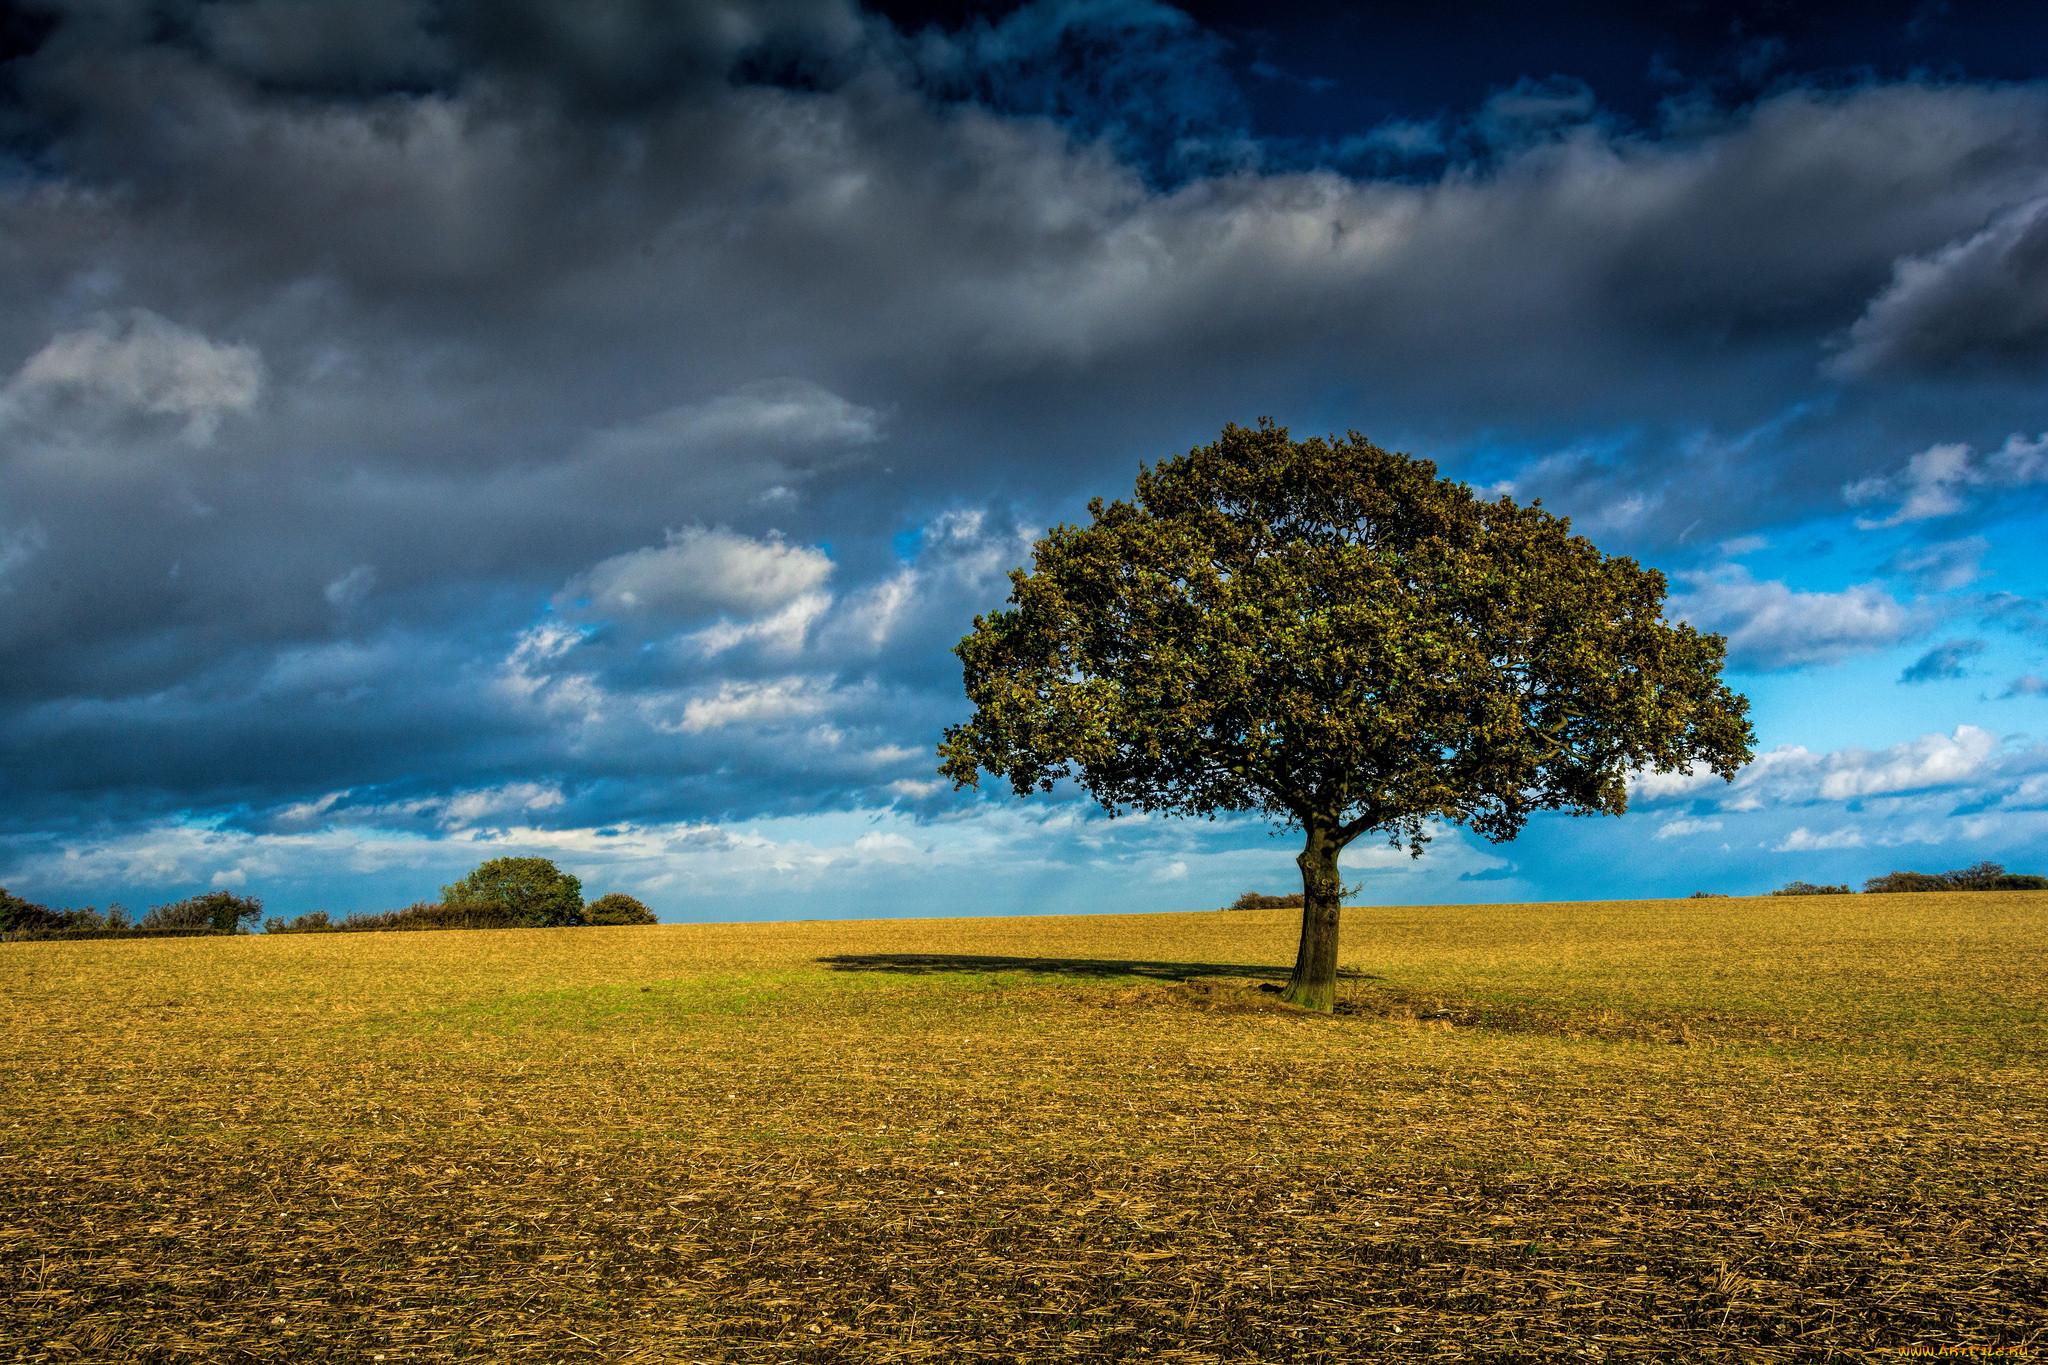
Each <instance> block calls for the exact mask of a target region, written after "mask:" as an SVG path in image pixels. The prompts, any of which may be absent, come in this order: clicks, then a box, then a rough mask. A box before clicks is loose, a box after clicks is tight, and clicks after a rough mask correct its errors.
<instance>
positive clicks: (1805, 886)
mask: <svg viewBox="0 0 2048 1365" xmlns="http://www.w3.org/2000/svg"><path fill="white" fill-rule="evenodd" d="M1765 894H1767V895H1772V896H1847V895H1850V894H1853V893H1851V892H1850V890H1849V888H1848V887H1847V886H1846V885H1845V886H1815V885H1814V884H1813V883H1812V882H1787V883H1785V884H1784V885H1783V886H1781V887H1779V888H1778V889H1777V890H1776V891H1770V892H1766V893H1765Z"/></svg>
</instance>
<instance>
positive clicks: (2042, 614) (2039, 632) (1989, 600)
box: [1978, 592, 2048, 640]
mask: <svg viewBox="0 0 2048 1365" xmlns="http://www.w3.org/2000/svg"><path fill="white" fill-rule="evenodd" d="M1978 607H1979V610H1980V612H1981V614H1982V616H1983V619H1984V621H1985V622H1986V623H1987V624H1990V625H1994V626H2002V627H2004V628H2005V629H2007V630H2010V631H2013V632H2015V633H2017V634H2020V635H2031V636H2034V637H2035V638H2036V639H2042V640H2048V601H2043V600H2042V599H2040V598H2037V597H2023V596H2021V595H2020V594H2018V593H2011V592H1994V593H1986V594H1985V595H1984V597H1983V598H1982V599H1980V601H1979V603H1978Z"/></svg>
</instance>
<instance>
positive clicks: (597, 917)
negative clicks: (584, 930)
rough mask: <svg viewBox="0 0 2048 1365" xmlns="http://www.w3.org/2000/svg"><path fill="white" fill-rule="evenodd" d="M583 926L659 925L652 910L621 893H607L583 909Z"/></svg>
mask: <svg viewBox="0 0 2048 1365" xmlns="http://www.w3.org/2000/svg"><path fill="white" fill-rule="evenodd" d="M583 922H584V923H585V924H659V923H660V922H661V921H660V920H658V919H656V918H655V914H654V912H653V911H652V910H649V909H648V908H647V907H646V906H645V905H643V904H642V903H641V902H639V901H637V900H635V899H634V898H633V897H631V896H629V895H627V894H626V893H625V892H623V891H607V892H606V893H605V894H604V895H602V896H599V897H598V898H597V899H596V900H594V901H592V902H591V903H590V904H588V905H586V906H584V907H583Z"/></svg>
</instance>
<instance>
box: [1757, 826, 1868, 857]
mask: <svg viewBox="0 0 2048 1365" xmlns="http://www.w3.org/2000/svg"><path fill="white" fill-rule="evenodd" d="M1862 847H1863V831H1862V830H1860V829H1858V828H1856V826H1854V825H1844V826H1843V827H1842V828H1840V829H1832V830H1828V831H1826V832H1825V833H1821V834H1816V833H1814V832H1813V831H1812V830H1810V829H1808V828H1807V827H1806V826H1804V825H1801V826H1800V827H1799V828H1798V829H1795V830H1793V831H1792V832H1791V833H1790V834H1788V835H1786V836H1785V838H1784V841H1783V842H1781V843H1779V844H1776V845H1774V846H1773V847H1772V849H1771V852H1773V853H1815V852H1820V851H1823V850H1826V849H1834V848H1862Z"/></svg>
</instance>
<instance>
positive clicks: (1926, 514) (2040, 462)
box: [1842, 432, 2048, 530]
mask: <svg viewBox="0 0 2048 1365" xmlns="http://www.w3.org/2000/svg"><path fill="white" fill-rule="evenodd" d="M2043 482H2048V434H2044V435H2042V436H2041V437H2040V438H2039V439H2029V438H2028V437H2026V436H2025V435H2022V434H2020V433H2017V432H2016V433H2014V434H2013V435H2011V436H2009V437H2007V438H2006V442H2005V444H2004V445H2002V446H2000V447H1999V448H1998V449H1997V450H1994V451H1993V452H1991V454H1989V455H1987V456H1984V457H1982V458H1981V459H1980V458H1979V457H1978V455H1977V452H1976V451H1975V450H1974V449H1972V448H1971V447H1970V446H1967V445H1964V444H1962V443H1961V442H1956V441H1949V442H1944V443H1942V444H1940V445H1934V446H1929V447H1928V448H1927V449H1925V450H1923V451H1921V452H1920V453H1919V454H1917V455H1915V456H1913V457H1912V458H1911V459H1909V460H1907V461H1906V467H1905V468H1904V469H1902V470H1900V471H1899V472H1898V473H1896V474H1873V475H1870V476H1868V477H1866V478H1862V479H1858V480H1856V481H1855V482H1853V483H1850V484H1847V485H1845V486H1844V487H1843V489H1842V496H1843V497H1844V498H1845V499H1846V500H1847V501H1848V503H1849V505H1850V506H1852V507H1858V506H1863V505H1865V504H1868V503H1873V502H1891V501H1896V502H1897V503H1898V507H1897V508H1896V510H1894V511H1893V512H1892V514H1891V515H1890V516H1888V517H1884V518H1882V519H1878V520H1869V519H1865V520H1860V521H1858V522H1857V523H1856V524H1857V525H1858V526H1860V527H1862V528H1864V529H1865V530H1876V529H1879V528H1883V527H1890V526H1898V525H1902V524H1903V523H1905V522H1909V521H1927V520H1929V519H1931V518H1935V517H1948V516H1954V515H1955V514H1956V513H1958V512H1961V511H1963V510H1964V509H1965V508H1966V507H1968V506H1969V503H1968V501H1967V500H1966V499H1965V498H1964V496H1963V491H1964V490H1965V489H1970V488H1981V487H1992V488H2015V487H2019V486H2022V485H2025V484H2033V483H2043Z"/></svg>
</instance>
